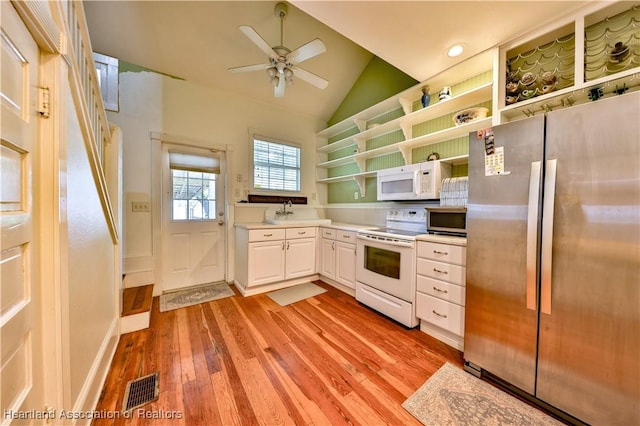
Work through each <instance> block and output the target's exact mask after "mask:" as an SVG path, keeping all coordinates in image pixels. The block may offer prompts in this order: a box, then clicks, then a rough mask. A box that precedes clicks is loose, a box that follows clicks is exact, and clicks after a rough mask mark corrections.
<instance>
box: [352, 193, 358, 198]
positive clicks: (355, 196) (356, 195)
mask: <svg viewBox="0 0 640 426" xmlns="http://www.w3.org/2000/svg"><path fill="white" fill-rule="evenodd" d="M353 199H354V200H357V199H358V191H356V192H354V193H353Z"/></svg>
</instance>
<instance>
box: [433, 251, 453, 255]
mask: <svg viewBox="0 0 640 426" xmlns="http://www.w3.org/2000/svg"><path fill="white" fill-rule="evenodd" d="M433 252H434V253H435V254H443V255H445V256H448V255H449V253H447V252H446V251H438V250H434V251H433Z"/></svg>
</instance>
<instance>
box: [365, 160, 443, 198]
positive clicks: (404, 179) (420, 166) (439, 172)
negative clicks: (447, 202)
mask: <svg viewBox="0 0 640 426" xmlns="http://www.w3.org/2000/svg"><path fill="white" fill-rule="evenodd" d="M448 177H451V165H450V164H446V163H442V162H440V161H426V162H424V163H416V164H408V165H406V166H401V167H394V168H391V169H385V170H378V175H377V180H378V201H404V200H434V199H438V198H440V188H441V187H442V179H444V178H448Z"/></svg>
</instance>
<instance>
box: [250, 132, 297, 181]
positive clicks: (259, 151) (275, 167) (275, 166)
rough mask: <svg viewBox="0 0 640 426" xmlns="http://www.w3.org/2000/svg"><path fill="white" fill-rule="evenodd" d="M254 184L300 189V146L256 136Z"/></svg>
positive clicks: (254, 143) (254, 145) (254, 142)
mask: <svg viewBox="0 0 640 426" xmlns="http://www.w3.org/2000/svg"><path fill="white" fill-rule="evenodd" d="M253 186H254V188H256V189H271V190H280V191H300V147H297V146H294V145H288V144H284V143H278V142H273V141H267V140H263V139H260V138H258V137H254V140H253Z"/></svg>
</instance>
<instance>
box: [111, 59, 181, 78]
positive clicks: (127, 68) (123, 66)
mask: <svg viewBox="0 0 640 426" xmlns="http://www.w3.org/2000/svg"><path fill="white" fill-rule="evenodd" d="M124 72H154V73H156V74H160V75H164V76H167V77H171V78H175V79H176V80H184V78H182V77H176V76H175V75H171V74H167V73H164V72H160V71H156V70H152V69H150V68H145V67H141V66H140V65H136V64H132V63H130V62H125V61H118V74H121V73H124Z"/></svg>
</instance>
